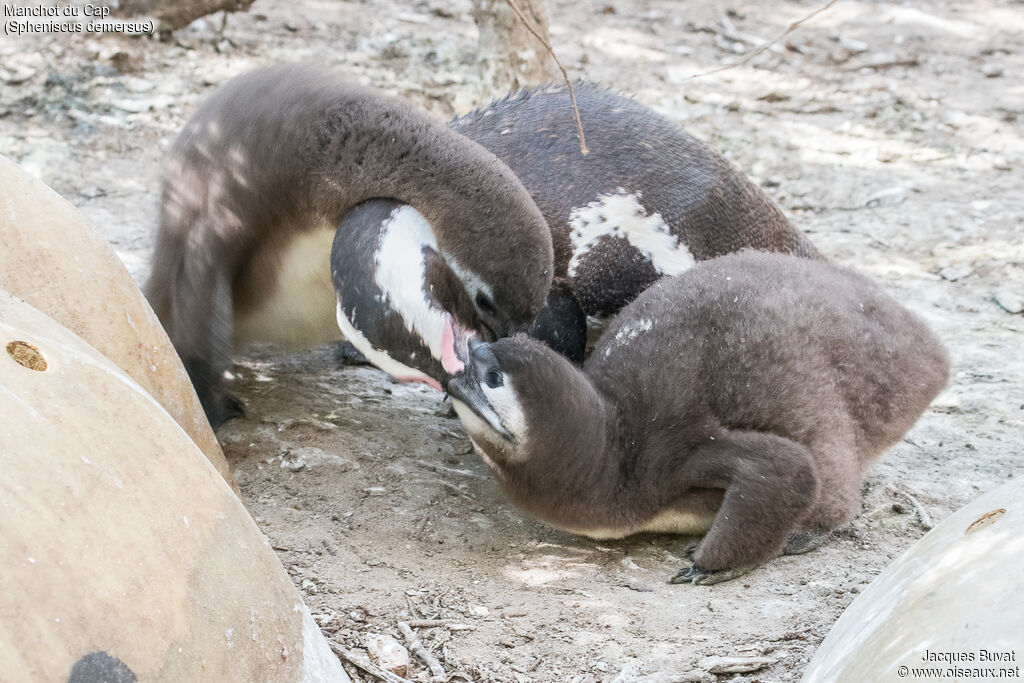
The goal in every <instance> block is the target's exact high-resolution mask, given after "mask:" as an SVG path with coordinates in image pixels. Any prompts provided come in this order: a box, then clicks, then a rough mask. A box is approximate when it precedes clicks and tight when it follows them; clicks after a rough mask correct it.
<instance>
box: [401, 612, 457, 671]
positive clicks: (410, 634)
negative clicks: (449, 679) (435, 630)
mask: <svg viewBox="0 0 1024 683" xmlns="http://www.w3.org/2000/svg"><path fill="white" fill-rule="evenodd" d="M398 630H399V631H401V632H402V635H403V636H404V637H405V642H407V643H408V644H409V649H410V650H411V651H412V653H413V654H414V655H416V656H417V657H419V658H420V659H421V660H422V661H423V663H424V664H426V665H427V668H428V669H430V675H431V676H433V677H434V679H436V680H440V681H443V680H444V679H445V676H446V675H447V674H445V672H444V667H442V666H441V662H439V661H437V657H435V656H434V655H432V654H430V653H429V652H428V651H427V648H425V647H423V641H422V640H420V637H419V636H418V635H416V632H415V631H413V630H412V629H411V628H409V624H407V623H405V622H404V621H400V622H398Z"/></svg>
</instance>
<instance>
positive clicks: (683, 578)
mask: <svg viewBox="0 0 1024 683" xmlns="http://www.w3.org/2000/svg"><path fill="white" fill-rule="evenodd" d="M714 573H715V572H713V571H711V570H710V569H704V568H703V567H701V566H700V565H696V564H693V565H690V566H689V567H683V568H682V569H680V570H679V571H677V572H676V575H675V576H673V577H672V578H671V579H669V580H668V582H669V583H692V584H694V585H698V584H700V583H703V580H704V579H705V578H707V577H709V576H711V575H712V574H714Z"/></svg>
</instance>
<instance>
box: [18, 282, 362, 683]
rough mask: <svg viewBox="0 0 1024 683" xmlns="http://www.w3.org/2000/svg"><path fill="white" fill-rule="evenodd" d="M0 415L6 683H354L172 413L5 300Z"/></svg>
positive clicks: (49, 324) (70, 337)
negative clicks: (30, 682)
mask: <svg viewBox="0 0 1024 683" xmlns="http://www.w3.org/2000/svg"><path fill="white" fill-rule="evenodd" d="M0 415H3V420H2V427H0V472H2V473H3V476H0V567H3V590H0V680H2V681H68V680H71V681H110V682H118V683H120V682H128V681H134V680H141V681H200V680H207V681H213V680H217V681H282V682H286V681H347V680H348V678H347V676H346V675H345V673H344V670H343V669H342V668H341V665H340V663H339V662H338V660H337V658H336V657H334V656H333V655H332V653H331V651H330V648H329V647H328V645H327V643H326V641H325V640H324V638H323V636H322V634H321V633H320V631H319V629H317V627H316V624H315V623H314V622H313V620H312V618H311V617H310V615H309V612H308V611H307V609H306V608H305V606H304V605H303V603H302V600H301V599H300V597H299V595H298V593H297V592H296V590H295V587H294V586H293V585H292V584H291V581H290V580H289V578H288V575H287V573H286V572H285V571H284V568H283V567H282V566H281V564H280V563H279V562H278V560H277V558H276V556H275V555H274V553H273V551H272V550H271V549H270V548H269V546H268V544H267V542H266V540H265V539H264V537H263V536H262V535H261V534H260V532H259V530H258V529H257V528H256V525H255V524H254V523H253V521H252V519H251V518H250V517H249V515H248V514H247V513H246V511H245V509H244V508H243V507H242V504H241V503H240V502H239V500H238V498H237V497H236V496H235V495H234V494H233V493H232V491H231V489H230V487H229V486H228V485H227V483H226V482H225V481H224V480H223V479H222V478H221V476H220V475H219V474H218V473H217V471H216V470H215V469H214V468H213V467H212V466H211V464H210V463H209V461H208V460H207V459H206V458H205V457H204V456H203V454H202V453H201V452H200V451H199V449H198V448H196V446H195V444H194V443H193V442H192V440H191V439H190V438H189V436H188V435H187V434H186V433H185V432H184V431H183V430H182V429H181V427H180V426H179V425H178V424H177V423H176V422H175V421H174V420H173V419H171V417H170V415H168V413H167V411H166V410H164V408H163V407H161V405H160V404H159V403H158V402H157V401H156V400H154V399H153V398H152V397H151V396H150V395H149V394H148V393H146V391H144V390H143V388H142V387H140V386H139V384H138V383H136V382H135V381H133V380H132V379H131V378H130V377H128V375H126V374H125V373H124V372H122V371H121V370H120V369H119V368H118V367H116V366H115V365H114V364H113V363H111V362H110V360H108V359H107V358H105V357H104V356H103V355H102V354H100V353H99V352H98V351H97V350H96V349H94V348H92V347H90V346H89V345H88V344H86V343H85V342H84V341H83V340H82V339H80V338H79V337H76V336H75V335H74V334H72V333H71V332H70V331H68V330H67V329H66V328H64V327H62V326H61V325H59V324H58V323H57V322H55V321H54V320H52V319H50V318H48V317H46V316H45V315H43V314H42V313H40V312H39V311H37V310H35V309H34V308H32V307H30V306H28V305H27V304H25V303H24V302H21V301H19V300H18V299H17V298H15V297H13V296H11V295H10V294H8V293H7V292H3V291H0Z"/></svg>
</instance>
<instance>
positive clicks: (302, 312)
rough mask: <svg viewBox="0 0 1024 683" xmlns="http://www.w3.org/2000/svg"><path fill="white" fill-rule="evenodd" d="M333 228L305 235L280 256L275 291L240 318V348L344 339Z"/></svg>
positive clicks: (237, 339)
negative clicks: (333, 278) (333, 257)
mask: <svg viewBox="0 0 1024 683" xmlns="http://www.w3.org/2000/svg"><path fill="white" fill-rule="evenodd" d="M334 233H335V230H334V228H333V227H328V226H322V227H318V228H316V229H314V230H311V231H308V232H303V233H300V234H299V235H297V236H296V237H295V239H293V240H292V241H291V242H289V243H288V244H287V246H286V247H285V248H284V250H283V252H282V253H281V255H280V259H281V261H280V267H279V268H278V272H277V283H276V285H275V288H274V290H273V291H272V292H271V293H270V294H269V295H267V296H264V297H263V299H262V300H261V301H259V302H257V303H256V306H255V307H254V308H252V309H251V310H249V311H247V312H246V314H245V315H243V316H239V315H236V316H235V320H234V337H235V346H236V347H239V346H241V345H242V344H245V343H246V342H251V341H261V342H270V343H271V344H275V345H277V346H282V347H286V348H301V347H310V346H316V345H318V344H325V343H327V342H329V341H335V340H338V339H341V338H342V335H341V331H340V330H339V329H338V323H337V320H336V318H335V307H336V303H335V296H334V285H332V284H331V243H332V242H333V241H334Z"/></svg>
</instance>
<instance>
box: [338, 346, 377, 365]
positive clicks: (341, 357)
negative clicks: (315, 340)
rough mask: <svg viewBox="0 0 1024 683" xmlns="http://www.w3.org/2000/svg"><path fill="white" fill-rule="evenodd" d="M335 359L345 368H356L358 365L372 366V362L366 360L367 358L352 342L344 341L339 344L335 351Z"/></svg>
mask: <svg viewBox="0 0 1024 683" xmlns="http://www.w3.org/2000/svg"><path fill="white" fill-rule="evenodd" d="M334 355H335V359H336V360H337V362H338V363H340V364H341V365H345V366H356V365H372V363H370V361H368V360H367V359H366V356H364V355H363V354H362V352H360V351H359V349H357V348H356V347H355V346H353V345H352V342H348V341H343V342H341V343H339V344H338V345H337V346H336V347H335V350H334Z"/></svg>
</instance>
